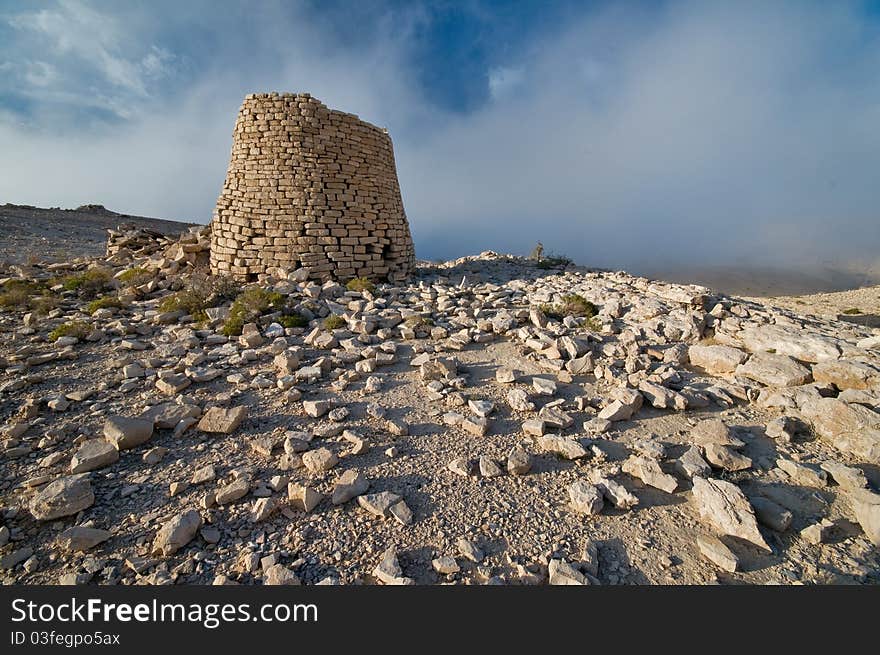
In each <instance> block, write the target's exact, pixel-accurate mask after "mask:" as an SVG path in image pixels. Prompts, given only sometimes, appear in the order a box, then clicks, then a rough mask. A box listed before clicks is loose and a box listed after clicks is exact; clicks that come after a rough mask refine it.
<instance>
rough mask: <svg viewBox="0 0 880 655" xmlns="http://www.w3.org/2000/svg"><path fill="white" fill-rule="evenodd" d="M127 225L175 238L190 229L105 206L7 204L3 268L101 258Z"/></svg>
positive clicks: (0, 242)
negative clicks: (110, 237)
mask: <svg viewBox="0 0 880 655" xmlns="http://www.w3.org/2000/svg"><path fill="white" fill-rule="evenodd" d="M123 223H124V224H126V225H128V226H131V227H133V228H135V229H142V230H149V231H150V232H151V233H154V234H175V235H176V234H180V233H181V232H182V231H184V230H185V229H187V227H188V226H189V225H190V224H189V223H179V222H176V221H166V220H162V219H158V218H147V217H144V216H130V215H127V214H119V213H117V212H114V211H110V210H109V209H106V208H105V207H103V206H102V205H83V206H82V207H78V208H76V209H61V208H60V207H54V208H42V207H31V206H28V205H13V204H10V203H7V204H5V205H0V234H2V235H3V236H2V238H0V267H2V266H3V265H4V263H17V264H21V263H26V262H28V261H31V260H33V261H46V260H56V261H64V260H67V259H70V258H72V257H78V256H82V255H90V256H99V255H101V254H102V253H103V252H104V249H105V245H106V243H107V230H108V229H114V228H116V227H117V226H118V225H120V224H123Z"/></svg>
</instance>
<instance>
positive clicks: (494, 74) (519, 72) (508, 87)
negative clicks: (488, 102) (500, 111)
mask: <svg viewBox="0 0 880 655" xmlns="http://www.w3.org/2000/svg"><path fill="white" fill-rule="evenodd" d="M524 79H525V70H524V69H523V68H522V67H499V68H493V69H492V70H490V71H489V94H490V95H491V96H492V97H493V98H495V99H496V100H497V99H499V98H503V97H504V96H505V95H507V94H509V93H511V92H512V91H514V90H516V88H517V87H518V86H520V85H521V84H522V82H523V80H524Z"/></svg>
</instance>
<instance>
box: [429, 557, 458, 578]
mask: <svg viewBox="0 0 880 655" xmlns="http://www.w3.org/2000/svg"><path fill="white" fill-rule="evenodd" d="M431 566H432V567H433V568H434V570H435V571H437V573H441V574H443V575H451V574H453V573H458V572H459V571H460V570H461V568H460V567H459V566H458V562H456V561H455V558H454V557H450V556H449V555H443V556H442V557H438V558H436V559H434V560H431Z"/></svg>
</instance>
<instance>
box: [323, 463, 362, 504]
mask: <svg viewBox="0 0 880 655" xmlns="http://www.w3.org/2000/svg"><path fill="white" fill-rule="evenodd" d="M369 488H370V481H369V479H368V478H367V476H365V475H364V474H363V473H360V472H359V471H355V470H353V469H349V470H347V471H344V472H343V473H342V475H340V476H339V478H338V479H337V480H336V484H335V485H334V486H333V492H332V494H331V502H332V503H333V504H334V505H342V504H343V503H347V502H348V501H349V500H351V499H352V498H356V497H357V496H360V495H361V494H365V493H367V490H368V489H369Z"/></svg>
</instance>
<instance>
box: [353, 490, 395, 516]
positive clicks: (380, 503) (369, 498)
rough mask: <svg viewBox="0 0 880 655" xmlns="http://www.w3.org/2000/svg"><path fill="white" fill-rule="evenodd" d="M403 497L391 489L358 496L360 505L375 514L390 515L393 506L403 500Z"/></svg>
mask: <svg viewBox="0 0 880 655" xmlns="http://www.w3.org/2000/svg"><path fill="white" fill-rule="evenodd" d="M401 500H402V499H401V497H400V496H399V495H397V494H395V493H392V492H390V491H380V492H379V493H375V494H364V495H362V496H358V505H360V506H361V507H363V508H364V509H365V510H367V511H368V512H369V513H370V514H372V515H374V516H381V517H383V518H386V517H389V516H390V513H389V510H390V509H391V507H392V506H393V505H395V504H397V503H399V502H400V501H401Z"/></svg>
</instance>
